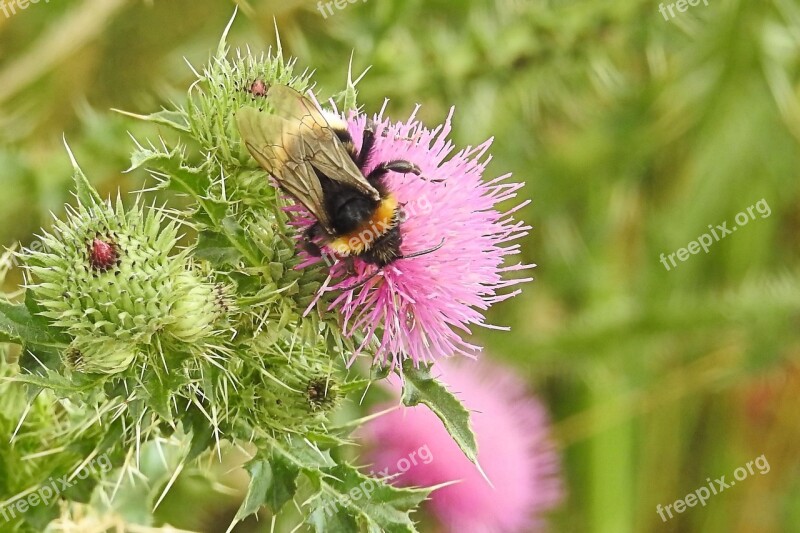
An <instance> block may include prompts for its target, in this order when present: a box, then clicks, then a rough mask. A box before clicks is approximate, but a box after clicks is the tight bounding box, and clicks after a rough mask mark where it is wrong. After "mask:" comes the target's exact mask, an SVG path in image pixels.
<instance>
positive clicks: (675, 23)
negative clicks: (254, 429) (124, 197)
mask: <svg viewBox="0 0 800 533" xmlns="http://www.w3.org/2000/svg"><path fill="white" fill-rule="evenodd" d="M6 3H7V4H8V3H9V0H6ZM238 4H239V13H240V14H239V17H238V19H237V21H236V23H235V24H234V27H233V30H232V33H231V38H230V42H231V44H233V45H234V46H239V45H250V46H251V47H252V48H253V49H260V48H262V47H263V48H266V46H268V45H269V44H274V43H275V32H274V23H275V24H277V27H278V28H279V29H280V33H281V38H282V41H283V47H284V50H285V52H287V53H288V54H291V55H294V56H298V57H299V62H298V64H299V65H300V66H301V68H304V67H309V68H311V69H316V75H315V79H316V80H317V81H318V89H319V91H320V93H321V94H322V96H323V97H327V96H330V95H331V94H333V93H335V92H337V91H338V90H341V88H342V87H343V85H344V82H345V80H346V75H347V66H348V61H349V58H350V54H351V52H353V64H354V71H356V72H361V71H362V70H363V69H365V68H366V67H367V66H369V65H372V68H371V70H370V71H369V73H368V74H367V75H366V77H365V78H364V80H363V81H362V83H361V84H360V103H361V104H363V105H364V106H365V108H366V110H367V111H369V112H374V111H377V110H378V109H379V108H380V106H381V105H382V103H383V101H384V98H389V99H390V100H391V102H390V104H389V106H388V112H389V115H390V116H392V117H394V118H396V119H403V118H406V117H407V116H408V114H409V113H410V112H411V111H412V110H413V108H414V106H415V105H416V104H421V105H422V108H421V111H420V114H419V116H420V118H422V119H423V121H424V122H426V123H428V124H429V125H436V124H438V123H440V122H441V121H443V119H444V118H445V117H446V115H447V113H448V109H449V107H450V106H451V105H455V106H456V109H457V113H456V117H455V130H454V138H455V140H456V142H457V143H458V144H459V145H466V144H471V145H475V144H478V143H480V142H481V141H483V140H484V139H486V138H487V137H490V136H494V137H495V145H494V149H493V154H494V160H493V162H492V163H491V165H490V167H489V174H490V175H492V176H494V175H499V174H501V173H505V172H509V171H511V172H513V173H514V174H515V175H516V177H517V179H519V180H522V181H525V183H526V188H525V189H524V196H525V197H529V198H532V199H533V203H532V204H531V205H530V206H529V207H527V208H526V209H525V210H524V211H523V212H522V213H521V214H522V217H523V218H524V219H525V220H527V221H528V222H529V223H530V224H532V225H533V226H534V230H533V231H532V232H531V234H530V237H529V238H528V239H527V241H526V242H525V243H524V244H523V248H524V255H525V259H526V260H528V261H531V262H535V263H537V264H538V265H539V266H538V268H537V269H536V271H535V276H536V281H535V282H534V283H532V284H530V285H528V286H527V288H526V290H525V292H524V293H523V295H522V296H521V297H518V298H516V299H514V300H512V301H510V302H507V303H504V304H501V305H499V306H497V307H496V308H495V309H493V310H492V313H491V315H492V316H491V317H490V318H491V321H492V322H493V323H501V324H509V325H511V326H512V328H513V332H512V333H511V334H507V333H499V334H494V333H490V332H481V333H480V336H481V337H482V340H483V341H484V342H485V343H486V344H487V346H488V347H489V351H490V352H491V353H492V355H493V356H494V357H496V358H498V359H502V360H504V361H506V362H507V363H508V364H510V365H513V366H514V367H516V368H518V369H519V372H520V373H522V374H524V375H525V376H526V377H527V378H528V379H529V381H530V383H531V387H532V389H533V390H535V391H537V392H538V393H539V395H540V396H541V397H542V399H543V400H544V401H545V402H546V403H547V405H548V406H549V409H550V411H551V413H552V417H553V421H554V426H555V433H556V437H557V439H558V442H559V445H560V447H561V448H562V450H563V455H564V468H565V477H566V481H567V486H568V491H569V495H568V498H567V500H566V501H565V503H564V505H563V506H562V508H561V509H560V510H559V511H558V512H556V513H555V514H554V515H553V517H552V520H553V530H555V531H591V532H613V533H624V532H633V531H636V532H639V531H643V532H647V531H703V532H705V531H709V532H717V531H720V532H721V531H726V532H728V531H733V532H739V531H741V532H753V531H756V532H787V531H788V532H792V531H800V454H798V450H799V449H800V444H798V443H800V416H798V413H800V335H798V331H800V269H799V268H798V266H799V263H798V255H800V254H799V253H798V244H799V240H800V239H799V238H798V226H800V203H798V199H799V198H800V188H799V187H798V185H800V181H799V180H798V175H799V174H800V170H799V169H800V150H798V140H800V4H798V3H797V2H795V1H792V0H760V1H753V0H710V2H709V5H708V6H706V5H704V4H703V3H702V2H701V3H700V4H699V5H698V6H694V7H689V8H688V10H687V11H686V12H684V13H680V12H678V11H677V10H676V11H675V13H676V16H675V17H674V18H672V19H670V20H665V18H664V16H662V15H661V14H660V13H659V10H658V8H659V5H658V3H657V2H656V1H655V0H646V1H642V0H624V1H623V0H618V1H603V0H563V1H557V0H552V1H544V0H543V1H536V0H495V1H490V0H461V1H456V0H426V1H423V0H368V1H366V0H365V1H364V2H361V1H359V2H356V3H354V4H347V5H346V7H345V8H344V9H342V10H338V9H336V8H334V14H333V15H330V14H328V15H327V17H324V16H323V15H322V14H321V13H320V12H319V11H318V10H317V5H316V4H315V2H314V1H313V0H275V1H272V0H251V1H249V2H244V1H242V2H238ZM233 7H234V2H229V1H221V0H150V1H144V2H143V1H141V0H84V1H78V0H74V1H67V0H53V1H51V2H49V3H45V2H44V0H42V1H40V2H39V3H38V4H30V5H29V6H28V7H27V8H26V9H21V8H20V7H16V13H15V14H10V15H9V16H6V15H4V14H3V12H2V11H0V200H1V201H0V244H2V245H6V246H11V245H12V244H13V243H14V242H16V241H21V242H22V243H23V244H27V243H29V242H30V241H31V238H32V235H33V233H34V232H35V231H37V229H38V228H39V227H41V226H43V225H45V226H46V225H48V224H49V219H50V215H49V213H50V211H53V212H55V213H61V212H62V204H63V203H64V202H65V201H69V200H70V195H69V185H70V182H69V177H70V170H69V162H68V159H67V157H66V155H65V151H64V149H63V144H62V135H66V138H67V140H68V142H69V143H70V146H71V147H72V148H73V150H74V151H75V153H76V156H77V158H78V160H79V161H80V163H81V164H82V166H83V168H84V170H85V171H86V173H87V174H88V175H89V176H90V177H91V179H93V180H94V182H95V183H96V184H97V185H98V187H99V189H100V190H101V192H102V193H104V194H108V193H111V192H112V191H115V190H116V188H117V187H121V188H122V189H123V190H127V191H130V190H135V189H137V188H139V187H140V186H141V185H142V184H143V183H144V181H145V176H143V175H141V174H136V173H131V174H124V175H123V174H122V171H123V170H124V169H126V168H127V167H128V164H129V159H128V155H129V153H130V151H131V148H132V146H133V144H132V141H131V140H130V138H129V136H128V131H132V132H136V133H137V134H140V135H139V136H148V135H149V136H151V137H153V136H155V135H157V134H158V133H159V132H158V131H157V130H156V129H153V127H152V126H149V125H143V124H141V123H137V122H136V121H134V120H132V119H130V118H127V117H124V116H122V115H119V114H116V113H113V112H111V111H110V108H120V109H125V110H127V111H131V112H135V113H149V112H152V111H155V110H158V109H159V108H160V107H161V106H162V105H169V102H170V101H175V102H179V103H180V102H182V101H183V99H184V95H185V90H186V88H187V87H188V85H189V84H190V83H191V82H192V81H193V79H194V75H193V74H192V71H191V70H190V68H189V66H188V65H187V62H188V63H191V64H192V65H195V66H198V67H199V66H200V65H202V64H203V63H204V62H205V61H206V60H207V59H208V57H209V54H210V53H211V52H212V51H213V49H215V47H216V44H217V41H218V39H219V36H220V34H221V32H222V29H223V27H224V26H225V24H226V22H227V21H228V19H229V18H230V16H231V14H232V12H233ZM9 13H10V11H9ZM273 21H274V22H273ZM762 199H764V201H765V202H766V203H767V204H768V205H769V207H770V209H771V214H770V215H769V216H768V217H764V218H762V217H761V216H760V215H758V214H757V215H756V219H755V220H752V221H751V222H750V223H749V224H748V225H747V226H746V227H743V228H740V231H737V232H736V233H735V234H732V235H729V236H728V237H726V238H725V239H723V240H721V241H720V242H718V243H715V244H713V245H712V247H711V248H710V250H709V252H708V253H707V254H705V253H702V252H701V253H700V254H698V255H692V256H690V258H689V259H688V260H687V261H686V262H683V263H678V266H677V267H675V268H672V269H671V270H669V271H668V270H666V269H665V268H664V266H663V265H662V263H661V262H660V260H659V257H660V254H662V253H665V254H670V253H674V252H676V251H677V250H678V249H680V248H682V247H685V246H686V245H687V244H688V243H689V242H690V241H692V240H694V239H696V238H697V237H698V236H700V235H701V234H702V233H704V232H706V231H707V229H708V228H707V227H708V225H709V224H710V225H712V226H715V225H717V224H722V223H723V222H725V221H727V222H728V226H731V225H732V224H734V216H735V215H736V214H737V213H739V212H740V211H743V210H746V209H747V208H748V207H749V206H752V205H754V204H755V203H756V202H758V201H759V200H762ZM20 279H21V278H20V276H19V273H18V272H16V273H13V274H12V275H11V276H9V278H8V279H7V280H6V282H5V283H6V288H7V289H9V290H11V289H13V287H15V285H16V284H17V283H19V281H20ZM762 454H763V455H765V457H766V459H767V460H768V462H769V464H770V466H771V469H770V471H769V473H767V474H764V475H761V474H759V473H758V472H756V474H755V475H753V476H750V477H749V478H748V479H747V480H746V481H742V482H740V483H738V484H737V485H736V486H735V487H732V488H731V489H730V490H728V491H726V492H724V493H722V494H720V495H718V496H715V497H713V498H712V499H711V500H709V502H708V503H707V505H706V506H705V507H695V508H692V509H688V510H687V511H686V512H684V513H683V514H680V515H676V518H674V519H672V520H670V521H668V522H667V523H664V522H662V520H661V519H660V518H659V516H658V514H657V512H656V505H657V504H662V505H666V504H669V503H672V502H674V501H675V500H677V499H678V498H682V497H684V496H685V495H686V494H687V493H689V492H691V491H694V490H696V489H697V488H699V487H701V486H703V485H705V484H706V481H705V480H706V478H709V477H710V478H712V479H715V478H718V477H720V476H722V475H726V476H727V478H728V479H730V478H731V477H732V474H733V471H734V470H735V469H736V468H737V467H740V466H744V465H745V464H746V463H747V462H748V461H751V460H753V459H754V458H756V457H758V456H760V455H762ZM231 484H233V485H237V483H235V482H231ZM238 484H239V485H241V484H242V482H241V480H240V481H239V483H238ZM181 498H185V499H186V502H188V505H189V506H191V507H192V508H194V507H195V506H200V505H201V502H202V501H203V499H204V498H205V500H206V503H205V504H202V505H203V511H202V512H193V513H191V514H192V516H185V517H184V523H176V520H175V519H172V520H171V521H172V523H173V524H174V525H177V526H183V527H186V528H189V529H191V528H196V529H198V530H203V531H217V529H215V528H217V527H220V526H215V525H210V524H212V519H213V517H215V516H217V515H219V516H226V515H228V514H229V513H230V512H231V510H230V509H228V507H231V508H232V509H233V510H234V511H235V507H236V495H235V494H232V495H231V496H230V498H229V501H228V500H226V499H224V498H219V497H215V496H213V495H209V494H204V493H202V491H195V492H193V491H192V485H191V483H190V482H187V483H185V484H184V486H182V487H181V489H180V490H178V491H177V492H176V493H174V494H173V495H172V496H170V500H171V503H172V504H173V505H176V506H177V507H178V508H182V509H183V510H185V509H186V508H187V507H186V505H187V503H186V502H181ZM215 506H216V507H218V509H217V508H216V507H215ZM185 514H186V513H184V515H185ZM262 527H267V524H264V525H263V526H262ZM223 529H224V527H223Z"/></svg>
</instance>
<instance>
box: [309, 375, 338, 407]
mask: <svg viewBox="0 0 800 533" xmlns="http://www.w3.org/2000/svg"><path fill="white" fill-rule="evenodd" d="M306 397H307V398H308V404H309V405H310V406H311V410H312V411H319V410H329V409H331V408H332V407H334V406H335V405H336V402H337V400H338V397H339V388H338V387H337V384H336V382H335V381H334V380H333V378H330V377H319V378H313V379H311V380H310V381H309V382H308V384H307V385H306Z"/></svg>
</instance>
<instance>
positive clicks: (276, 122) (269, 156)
mask: <svg viewBox="0 0 800 533" xmlns="http://www.w3.org/2000/svg"><path fill="white" fill-rule="evenodd" d="M236 122H237V125H238V127H239V134H240V135H241V137H242V140H243V141H244V143H245V146H247V150H248V151H249V152H250V155H252V156H253V158H254V159H255V160H256V161H258V164H259V165H261V166H262V167H263V168H264V170H266V171H267V172H268V173H269V174H270V175H272V177H274V178H275V179H276V180H277V181H278V184H279V185H280V186H281V188H282V189H284V190H285V191H286V192H287V193H289V194H291V195H292V196H294V197H295V198H296V199H297V201H299V202H300V203H301V204H303V206H305V208H306V209H308V210H309V211H310V212H311V214H312V215H313V216H314V218H316V219H317V221H319V223H320V225H322V227H323V228H324V229H325V230H326V231H327V232H329V233H332V232H333V228H332V226H331V220H330V217H328V214H327V212H326V211H325V203H324V201H323V192H322V185H321V184H320V182H319V179H318V178H317V175H316V173H315V172H314V169H313V167H312V166H311V164H310V163H309V162H308V159H307V157H306V156H305V154H304V152H306V151H307V149H306V148H305V145H304V143H303V142H301V140H300V139H299V136H298V133H297V127H296V126H295V125H293V124H292V123H291V122H289V121H287V120H285V119H283V118H281V117H278V116H275V115H269V114H266V113H261V112H259V111H257V110H255V109H253V108H251V107H245V108H242V109H240V110H239V112H238V113H237V114H236Z"/></svg>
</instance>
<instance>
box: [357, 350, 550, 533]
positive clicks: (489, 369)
mask: <svg viewBox="0 0 800 533" xmlns="http://www.w3.org/2000/svg"><path fill="white" fill-rule="evenodd" d="M460 363H461V364H453V363H452V362H451V361H448V362H447V363H445V364H437V365H436V367H438V368H440V370H441V371H442V378H441V379H442V381H444V382H445V383H447V384H448V387H449V388H450V389H451V390H453V391H455V392H457V393H458V396H459V397H460V399H461V400H462V402H463V403H464V405H465V406H466V407H467V408H468V409H470V410H471V411H472V417H471V418H472V425H473V429H474V431H475V435H476V437H477V441H478V460H479V462H480V465H481V466H482V468H483V469H484V471H485V474H486V476H487V477H488V478H489V479H490V480H491V482H492V484H493V485H494V487H492V486H490V485H489V483H487V481H486V479H484V478H483V476H482V475H481V473H480V472H479V471H478V469H477V468H476V466H475V465H473V464H472V463H470V461H469V460H468V459H467V458H466V457H465V456H464V454H463V453H462V452H461V450H460V449H459V448H458V446H457V445H456V444H455V442H454V441H453V439H452V438H451V437H450V435H449V434H448V433H447V430H446V429H445V428H444V426H443V425H442V423H441V421H440V420H439V419H438V418H437V417H436V415H435V414H433V412H432V411H431V410H430V409H428V408H427V407H424V406H419V407H407V408H402V409H401V410H394V411H392V412H390V413H389V414H387V415H383V416H381V417H378V418H376V419H374V420H372V421H371V422H369V423H368V424H367V425H366V426H365V427H364V428H363V430H362V431H363V433H362V435H363V437H364V438H365V439H366V440H368V441H370V442H371V443H372V447H371V452H370V453H369V456H368V458H369V459H370V462H372V463H373V466H374V468H375V470H376V471H377V470H380V471H384V469H388V473H389V475H393V474H400V475H399V477H398V478H397V482H398V483H400V484H403V485H420V486H433V485H436V484H440V483H446V482H450V481H454V480H459V481H460V482H459V483H456V484H453V485H449V486H447V487H444V488H441V489H438V490H436V491H434V493H433V494H432V495H431V502H430V506H431V510H432V511H433V513H434V514H435V515H436V516H437V518H438V519H439V520H440V522H442V524H443V525H444V526H445V529H446V531H476V532H493V533H498V532H500V533H511V532H523V531H524V532H529V531H538V530H540V529H541V527H542V526H543V520H542V514H543V513H545V512H547V511H549V510H550V509H552V508H553V507H554V506H556V505H557V504H558V503H559V501H560V500H561V498H562V492H563V491H562V482H561V479H560V476H559V461H558V456H557V455H556V453H555V451H554V450H553V447H552V446H551V444H550V442H549V427H548V417H547V414H546V411H545V408H544V407H543V406H542V405H541V404H540V403H539V401H538V400H536V399H535V398H533V397H531V396H530V395H528V394H527V392H526V391H525V387H524V384H523V383H521V382H520V380H519V379H518V378H516V377H515V376H514V374H512V373H511V371H510V370H508V369H503V368H501V367H498V366H497V364H496V363H493V364H492V366H489V365H487V364H486V363H483V362H480V363H476V362H474V361H460ZM385 407H387V406H383V407H382V408H385ZM426 446H427V450H426V451H428V452H429V453H427V455H426V457H428V458H430V459H429V460H428V461H415V462H414V464H413V465H412V466H410V468H409V469H408V470H407V471H406V472H402V471H398V465H400V464H405V463H404V462H403V461H401V460H402V459H403V458H408V457H413V456H414V455H413V454H415V452H416V451H417V450H420V449H423V448H424V447H426ZM406 462H407V461H406Z"/></svg>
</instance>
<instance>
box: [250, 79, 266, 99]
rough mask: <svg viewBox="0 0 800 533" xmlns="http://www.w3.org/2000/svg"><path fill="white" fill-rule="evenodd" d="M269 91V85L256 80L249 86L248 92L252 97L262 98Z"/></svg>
mask: <svg viewBox="0 0 800 533" xmlns="http://www.w3.org/2000/svg"><path fill="white" fill-rule="evenodd" d="M268 89H269V85H267V84H266V83H265V82H264V80H256V81H254V82H253V83H251V84H250V89H249V92H250V94H252V95H253V96H256V97H262V98H263V97H264V96H266V95H267V90H268Z"/></svg>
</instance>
